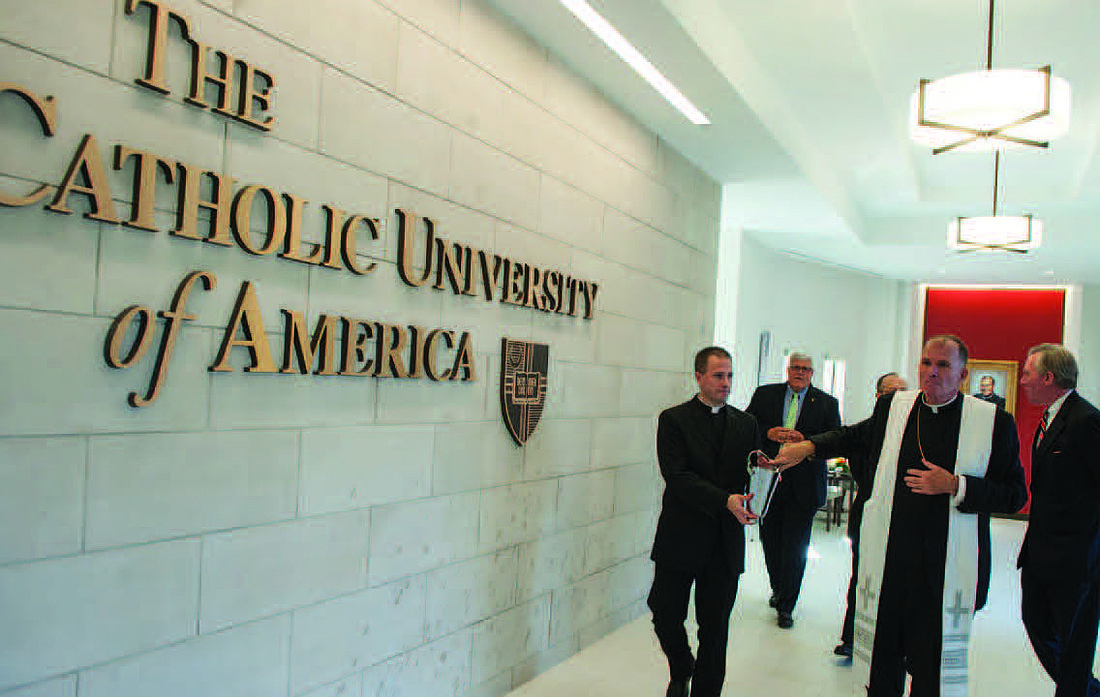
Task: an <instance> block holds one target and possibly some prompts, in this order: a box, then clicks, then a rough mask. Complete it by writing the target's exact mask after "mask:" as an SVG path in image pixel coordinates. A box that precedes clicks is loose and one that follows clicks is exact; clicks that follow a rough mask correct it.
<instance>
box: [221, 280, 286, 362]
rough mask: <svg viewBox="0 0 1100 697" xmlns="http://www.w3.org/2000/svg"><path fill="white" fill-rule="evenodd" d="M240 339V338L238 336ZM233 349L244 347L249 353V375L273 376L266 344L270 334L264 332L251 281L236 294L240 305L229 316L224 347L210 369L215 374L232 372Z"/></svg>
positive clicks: (223, 337)
mask: <svg viewBox="0 0 1100 697" xmlns="http://www.w3.org/2000/svg"><path fill="white" fill-rule="evenodd" d="M238 333H240V334H241V338H237V334H238ZM234 346H241V347H243V348H245V349H247V350H248V355H249V357H250V358H251V360H252V364H251V365H248V366H245V369H244V372H246V373H274V372H276V368H275V362H274V361H273V360H271V347H270V346H269V345H268V343H267V332H265V331H264V320H263V316H262V315H261V314H260V304H259V302H257V300H256V290H255V287H254V286H253V284H252V281H245V282H244V283H242V284H241V292H240V293H239V294H238V295H237V302H236V304H235V305H234V306H233V312H232V314H231V315H230V317H229V324H227V325H226V327H225V332H224V333H223V334H222V343H221V347H220V348H219V349H218V355H217V357H216V358H215V359H214V362H213V363H212V364H211V365H210V367H209V368H207V370H209V371H210V372H212V373H229V372H233V366H231V365H229V351H230V349H232V348H233V347H234Z"/></svg>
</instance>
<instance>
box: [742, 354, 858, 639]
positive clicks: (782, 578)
mask: <svg viewBox="0 0 1100 697" xmlns="http://www.w3.org/2000/svg"><path fill="white" fill-rule="evenodd" d="M813 374H814V365H813V359H811V358H810V357H809V356H808V355H806V354H804V353H792V354H791V358H790V362H789V363H788V365H787V381H786V382H780V383H776V384H774V385H761V386H760V387H758V388H756V392H754V393H753V395H752V400H751V401H750V402H749V406H748V409H746V411H747V412H748V413H750V414H752V415H753V416H755V417H756V420H757V421H758V422H759V423H760V429H761V430H762V431H764V433H765V434H766V436H767V439H768V443H767V444H766V445H765V447H764V451H765V452H766V453H767V454H768V455H774V454H775V453H776V452H778V450H779V446H780V444H782V443H795V442H798V441H801V440H804V439H806V438H809V437H810V436H813V435H817V434H818V433H823V432H825V431H832V430H833V429H837V428H840V407H839V405H838V404H837V401H836V398H834V397H833V396H831V395H829V394H826V393H825V392H823V391H821V390H819V389H817V388H816V387H814V386H813V385H811V384H810V379H811V378H812V377H813ZM824 504H825V460H822V459H820V458H818V459H813V460H811V461H810V462H807V463H806V464H805V465H804V466H803V467H799V468H796V469H793V470H791V471H790V472H786V473H784V474H783V476H782V477H780V480H779V484H778V485H777V486H776V488H775V493H774V494H772V499H771V505H770V506H769V508H768V515H767V516H765V517H764V520H763V521H761V523H760V543H761V545H763V547H764V564H765V565H766V566H767V567H768V580H769V581H770V583H771V589H772V595H771V599H770V600H769V601H768V604H769V605H771V606H772V607H773V608H775V611H776V613H777V617H776V622H777V623H778V625H779V626H780V627H782V628H783V629H790V628H791V627H793V626H794V615H793V613H794V606H795V603H797V602H798V594H799V592H800V591H801V590H802V577H803V575H804V574H805V572H806V552H807V550H808V549H809V546H810V533H811V531H812V529H813V522H814V513H816V512H817V509H819V508H821V506H822V505H824Z"/></svg>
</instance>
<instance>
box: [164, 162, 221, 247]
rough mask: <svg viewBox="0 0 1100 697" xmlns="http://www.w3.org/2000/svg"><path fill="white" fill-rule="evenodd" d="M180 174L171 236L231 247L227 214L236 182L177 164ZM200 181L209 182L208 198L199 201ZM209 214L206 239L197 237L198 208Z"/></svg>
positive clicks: (199, 169)
mask: <svg viewBox="0 0 1100 697" xmlns="http://www.w3.org/2000/svg"><path fill="white" fill-rule="evenodd" d="M179 169H180V172H181V173H182V176H181V177H180V183H179V205H178V206H177V207H176V227H175V229H174V230H172V231H171V232H170V234H172V235H178V236H179V237H186V238H187V239H190V240H198V239H202V240H205V241H206V242H210V243H211V244H217V245H221V246H223V247H231V246H232V245H233V238H232V237H231V236H230V230H229V227H230V213H231V212H232V211H231V207H232V202H231V200H230V199H231V197H232V195H233V193H232V192H233V185H234V184H235V183H236V180H235V179H233V178H232V177H227V176H224V175H222V174H218V173H217V172H211V171H209V170H204V169H201V168H199V167H194V166H192V165H189V164H187V163H185V162H180V163H179ZM204 180H209V181H210V182H211V193H212V194H213V196H212V197H211V198H210V199H203V198H200V192H199V188H200V187H201V186H202V182H203V181H204ZM200 208H202V209H205V210H207V211H209V213H210V214H211V215H210V228H209V233H208V234H207V235H206V237H202V238H200V237H199V233H198V222H199V209H200Z"/></svg>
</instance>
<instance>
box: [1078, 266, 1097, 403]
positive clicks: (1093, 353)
mask: <svg viewBox="0 0 1100 697" xmlns="http://www.w3.org/2000/svg"><path fill="white" fill-rule="evenodd" d="M1080 298H1081V315H1080V318H1081V331H1080V346H1079V347H1078V348H1077V369H1078V371H1080V375H1079V377H1078V380H1077V391H1078V392H1080V393H1081V395H1082V396H1084V397H1085V398H1086V399H1088V400H1089V401H1090V402H1092V403H1093V404H1100V286H1095V285H1086V286H1081V296H1080Z"/></svg>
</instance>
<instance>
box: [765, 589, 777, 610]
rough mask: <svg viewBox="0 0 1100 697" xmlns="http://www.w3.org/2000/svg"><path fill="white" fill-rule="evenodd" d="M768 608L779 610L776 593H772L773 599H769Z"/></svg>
mask: <svg viewBox="0 0 1100 697" xmlns="http://www.w3.org/2000/svg"><path fill="white" fill-rule="evenodd" d="M768 607H770V608H771V609H773V610H775V609H778V608H779V600H778V599H776V597H775V593H772V597H770V598H768Z"/></svg>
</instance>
